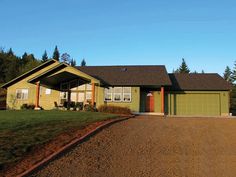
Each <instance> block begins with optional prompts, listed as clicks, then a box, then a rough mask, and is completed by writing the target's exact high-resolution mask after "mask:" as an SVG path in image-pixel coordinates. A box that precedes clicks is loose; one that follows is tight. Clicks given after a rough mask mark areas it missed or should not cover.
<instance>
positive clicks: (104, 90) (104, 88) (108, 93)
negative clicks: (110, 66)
mask: <svg viewBox="0 0 236 177" xmlns="http://www.w3.org/2000/svg"><path fill="white" fill-rule="evenodd" d="M106 89H107V90H109V89H111V93H106ZM106 94H109V95H111V100H106ZM104 101H105V102H112V101H113V87H108V88H104Z"/></svg>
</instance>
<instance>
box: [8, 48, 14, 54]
mask: <svg viewBox="0 0 236 177" xmlns="http://www.w3.org/2000/svg"><path fill="white" fill-rule="evenodd" d="M7 54H8V55H9V56H13V55H14V53H13V51H12V48H10V49H9V51H8V52H7Z"/></svg>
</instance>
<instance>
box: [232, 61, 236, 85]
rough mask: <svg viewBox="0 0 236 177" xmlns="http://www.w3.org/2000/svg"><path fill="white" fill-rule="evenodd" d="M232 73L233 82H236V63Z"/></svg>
mask: <svg viewBox="0 0 236 177" xmlns="http://www.w3.org/2000/svg"><path fill="white" fill-rule="evenodd" d="M231 72H232V74H231V79H232V82H235V81H236V61H235V62H234V68H233V71H231Z"/></svg>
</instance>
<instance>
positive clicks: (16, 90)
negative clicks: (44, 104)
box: [16, 88, 29, 100]
mask: <svg viewBox="0 0 236 177" xmlns="http://www.w3.org/2000/svg"><path fill="white" fill-rule="evenodd" d="M19 90H21V94H22V90H27V98H22V95H21V98H17V91H19ZM16 99H17V100H28V99H29V89H28V88H17V89H16Z"/></svg>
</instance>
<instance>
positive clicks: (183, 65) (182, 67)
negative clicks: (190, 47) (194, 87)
mask: <svg viewBox="0 0 236 177" xmlns="http://www.w3.org/2000/svg"><path fill="white" fill-rule="evenodd" d="M176 72H177V73H190V69H189V68H188V65H187V64H186V62H185V60H184V58H182V63H181V65H180V66H179V68H178V69H177V70H176Z"/></svg>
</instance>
